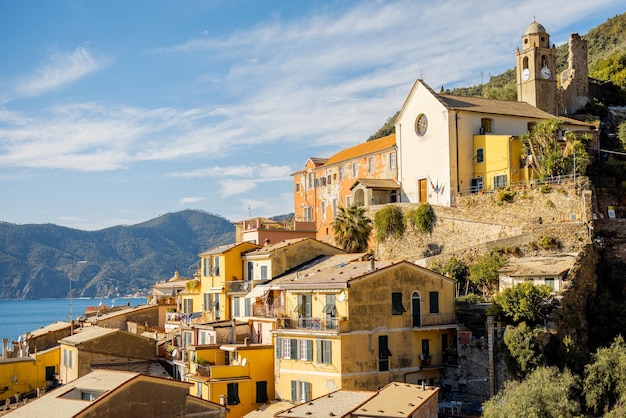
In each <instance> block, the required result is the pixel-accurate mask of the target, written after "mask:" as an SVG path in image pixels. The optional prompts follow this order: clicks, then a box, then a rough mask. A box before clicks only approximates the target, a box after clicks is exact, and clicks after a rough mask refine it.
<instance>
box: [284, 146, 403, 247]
mask: <svg viewBox="0 0 626 418" xmlns="http://www.w3.org/2000/svg"><path fill="white" fill-rule="evenodd" d="M396 149H397V147H396V136H395V134H392V135H389V136H386V137H383V138H379V139H375V140H372V141H368V142H364V143H362V144H359V145H356V146H354V147H350V148H346V149H344V150H342V151H339V152H338V153H336V154H335V155H333V156H331V157H330V158H327V159H326V158H309V159H308V161H307V162H306V164H305V166H304V169H303V170H301V171H296V172H295V173H293V174H292V176H293V179H294V213H295V218H296V221H297V222H300V223H310V225H311V226H314V229H315V230H316V231H317V235H316V237H317V239H318V240H320V241H328V240H330V239H331V238H332V235H333V229H332V223H333V221H334V219H335V217H336V215H337V210H338V208H339V207H350V206H352V205H355V204H356V205H363V206H371V205H384V204H386V203H393V202H397V201H399V200H400V199H399V190H400V184H399V183H398V180H397V179H398V169H397V153H396Z"/></svg>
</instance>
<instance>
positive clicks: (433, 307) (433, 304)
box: [430, 292, 439, 313]
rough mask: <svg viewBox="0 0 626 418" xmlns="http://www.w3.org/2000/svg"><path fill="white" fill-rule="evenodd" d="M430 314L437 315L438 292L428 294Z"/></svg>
mask: <svg viewBox="0 0 626 418" xmlns="http://www.w3.org/2000/svg"><path fill="white" fill-rule="evenodd" d="M430 313H439V292H430Z"/></svg>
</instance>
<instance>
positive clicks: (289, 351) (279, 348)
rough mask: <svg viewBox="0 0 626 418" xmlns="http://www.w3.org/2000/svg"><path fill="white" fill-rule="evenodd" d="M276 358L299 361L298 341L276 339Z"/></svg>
mask: <svg viewBox="0 0 626 418" xmlns="http://www.w3.org/2000/svg"><path fill="white" fill-rule="evenodd" d="M303 341H306V340H303ZM311 350H312V348H311ZM311 355H312V354H311ZM276 358H283V359H290V360H297V359H298V340H296V339H295V338H276Z"/></svg>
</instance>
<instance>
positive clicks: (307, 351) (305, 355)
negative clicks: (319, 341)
mask: <svg viewBox="0 0 626 418" xmlns="http://www.w3.org/2000/svg"><path fill="white" fill-rule="evenodd" d="M299 351H300V352H299V353H298V359H299V360H304V361H312V360H313V340H300V350H299Z"/></svg>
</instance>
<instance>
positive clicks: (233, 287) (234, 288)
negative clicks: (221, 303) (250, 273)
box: [226, 280, 252, 293]
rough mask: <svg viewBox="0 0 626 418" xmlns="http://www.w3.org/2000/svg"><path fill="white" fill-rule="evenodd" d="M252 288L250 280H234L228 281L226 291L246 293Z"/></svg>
mask: <svg viewBox="0 0 626 418" xmlns="http://www.w3.org/2000/svg"><path fill="white" fill-rule="evenodd" d="M251 289H252V285H251V283H250V282H249V281H244V280H234V281H230V282H226V293H245V292H248V291H250V290H251Z"/></svg>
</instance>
